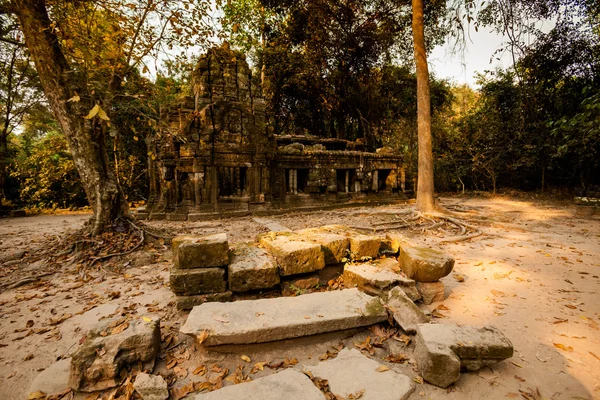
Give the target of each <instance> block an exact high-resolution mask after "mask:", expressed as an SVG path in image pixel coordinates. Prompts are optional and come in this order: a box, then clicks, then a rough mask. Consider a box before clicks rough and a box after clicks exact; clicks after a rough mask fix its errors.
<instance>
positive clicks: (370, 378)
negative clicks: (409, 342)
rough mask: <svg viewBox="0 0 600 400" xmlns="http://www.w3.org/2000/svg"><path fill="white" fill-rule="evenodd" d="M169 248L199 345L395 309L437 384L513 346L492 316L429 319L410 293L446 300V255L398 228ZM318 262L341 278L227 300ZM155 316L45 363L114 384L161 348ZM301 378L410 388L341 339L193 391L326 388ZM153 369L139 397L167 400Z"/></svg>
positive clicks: (379, 394) (102, 327)
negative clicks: (314, 358) (277, 365)
mask: <svg viewBox="0 0 600 400" xmlns="http://www.w3.org/2000/svg"><path fill="white" fill-rule="evenodd" d="M173 252H174V265H173V268H172V270H171V274H170V284H171V289H172V290H173V292H175V294H176V298H177V307H178V308H179V309H191V312H190V313H189V315H188V318H187V321H186V323H185V324H184V325H183V326H182V327H181V328H180V331H181V332H182V333H184V334H187V335H191V336H192V337H194V338H198V339H199V341H200V344H201V345H202V346H208V347H210V346H216V345H225V344H238V345H239V344H241V345H243V344H252V343H262V342H271V341H277V340H284V339H291V338H297V337H301V336H308V335H315V334H320V333H326V332H334V331H341V330H347V329H356V328H361V327H366V326H369V325H373V324H376V323H379V322H384V321H391V320H393V321H394V322H395V323H396V324H397V325H398V326H399V327H400V328H402V329H403V330H404V331H405V332H406V333H407V334H409V335H415V336H414V340H413V343H414V356H413V358H414V359H415V361H416V364H417V366H418V372H419V374H420V375H421V376H422V377H423V379H424V380H425V381H427V382H429V383H430V384H433V385H436V386H438V387H442V388H445V387H448V386H449V385H451V384H452V383H454V382H456V381H458V379H459V377H460V371H461V370H466V371H475V370H478V369H479V368H481V367H483V366H488V365H491V364H493V363H496V362H498V361H501V360H504V359H506V358H509V357H512V355H513V347H512V344H511V342H510V341H509V340H508V339H507V338H506V337H505V336H504V335H503V334H502V333H501V332H500V331H499V330H498V329H496V328H494V327H491V326H488V327H483V328H478V327H472V326H457V325H452V324H436V323H432V322H431V321H430V319H429V317H428V316H427V315H426V314H425V313H423V311H422V310H421V308H420V307H419V306H418V305H417V304H416V303H418V302H423V303H425V304H430V303H431V302H433V301H440V300H443V299H444V286H443V284H442V283H441V282H440V278H442V277H444V276H446V275H448V274H449V273H450V272H451V271H452V268H453V266H454V260H453V259H452V258H451V257H449V256H447V255H445V254H444V253H442V252H440V251H437V250H432V249H428V248H424V247H419V246H415V245H414V244H411V243H409V242H408V241H406V240H405V239H404V238H403V237H401V236H394V235H388V236H387V237H386V238H380V237H376V236H370V235H364V234H362V233H360V232H357V231H355V230H352V229H348V228H346V227H343V226H338V225H332V226H325V227H322V228H318V229H307V230H301V231H295V232H269V233H267V234H262V235H259V236H258V238H257V243H240V244H236V245H233V246H230V245H229V243H228V239H227V236H226V235H225V234H217V235H211V236H182V237H178V238H176V239H174V240H173ZM382 253H384V254H385V255H384V256H382V255H381V254H382ZM340 265H342V266H343V269H339V267H340ZM327 268H338V269H336V270H335V271H337V273H338V274H341V276H342V280H343V283H344V285H343V286H344V287H345V288H344V289H341V290H327V291H316V292H313V293H308V294H300V295H296V296H291V297H290V296H283V297H282V296H278V297H274V298H257V299H251V300H238V301H231V300H232V298H233V297H234V293H248V292H253V291H254V292H256V291H260V290H266V289H271V288H275V287H280V288H281V287H283V286H285V285H284V283H285V282H290V281H293V282H298V281H301V280H307V279H308V280H309V281H310V279H309V278H310V276H311V275H310V274H314V273H317V272H320V271H323V270H326V269H327ZM307 274H308V275H307ZM307 277H308V278H307ZM294 279H295V280H294ZM318 282H319V279H318V276H317V279H316V283H317V284H318ZM159 326H160V321H159V320H158V319H157V318H156V317H153V316H143V317H141V318H139V319H133V320H118V319H110V320H105V321H102V322H101V323H100V324H99V325H98V326H97V327H96V328H94V329H93V330H92V331H90V332H89V333H88V334H87V335H86V338H85V340H84V341H83V342H82V344H81V345H80V346H79V348H78V349H77V350H76V351H75V352H74V353H73V354H72V357H71V359H70V361H69V362H68V365H67V364H66V363H65V362H64V361H61V362H62V364H60V365H61V367H54V366H53V367H50V368H49V369H48V370H47V371H52V368H55V369H57V368H63V369H65V368H68V371H69V387H70V388H72V389H73V390H76V391H95V390H103V389H106V388H110V387H115V386H117V385H119V384H120V383H121V382H122V381H123V379H124V374H123V371H124V370H125V368H126V367H127V366H128V365H132V364H135V365H143V366H144V368H143V370H146V371H151V370H152V368H153V364H154V360H155V358H156V355H157V353H158V350H159V348H160V329H159ZM47 371H44V373H46V372H47ZM44 373H42V375H41V378H40V379H42V381H43V379H44V377H43V374H44ZM309 377H310V378H313V379H317V380H318V379H323V380H327V382H328V385H329V389H330V391H331V392H332V393H335V394H336V395H339V396H342V397H344V398H353V397H352V396H354V398H356V396H358V395H360V398H364V399H406V398H408V397H409V396H410V395H411V393H412V392H413V391H414V390H415V387H414V383H413V382H412V381H411V379H409V378H408V377H407V376H405V375H402V374H400V373H397V372H395V371H392V370H389V369H388V368H387V367H385V366H384V365H383V364H380V363H379V362H377V361H375V360H372V359H370V358H368V357H367V356H365V355H363V354H362V353H361V352H359V351H357V350H348V349H345V350H342V351H340V352H339V354H338V355H337V357H336V358H334V359H330V360H324V361H322V362H320V363H319V364H317V365H316V366H309V365H306V366H300V365H297V366H296V367H295V369H287V370H284V371H282V372H278V373H276V374H273V375H270V376H266V377H263V378H259V379H256V380H255V381H252V382H249V383H241V384H238V385H234V386H226V387H224V388H222V389H219V390H216V391H214V392H210V393H204V394H199V395H198V396H197V397H196V399H197V400H201V399H238V398H257V399H258V398H260V399H281V398H284V397H285V398H287V399H323V398H324V395H323V393H322V392H321V391H320V390H319V389H318V388H317V387H316V386H315V384H314V383H313V380H311V379H310V378H309ZM159 378H160V377H158V376H154V375H147V374H139V375H138V376H137V378H136V382H135V384H134V386H135V388H136V390H137V391H138V393H139V394H140V395H141V396H142V397H143V398H144V399H150V398H151V399H166V398H167V396H168V391H167V388H166V383H165V382H164V381H163V380H162V378H160V379H159ZM46 379H47V378H46ZM144 393H146V395H144Z"/></svg>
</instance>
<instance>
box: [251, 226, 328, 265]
mask: <svg viewBox="0 0 600 400" xmlns="http://www.w3.org/2000/svg"><path fill="white" fill-rule="evenodd" d="M259 241H260V244H261V245H262V246H264V247H265V249H267V251H269V253H271V255H272V256H273V257H275V260H277V264H278V265H279V273H280V274H281V275H282V276H286V275H296V274H304V273H307V272H313V271H316V270H319V269H322V268H323V267H325V254H324V253H323V250H321V245H320V244H318V243H313V242H310V241H307V240H303V239H302V237H301V236H299V235H296V234H292V233H283V234H282V233H280V234H276V233H273V232H271V233H268V234H265V235H261V236H260V237H259Z"/></svg>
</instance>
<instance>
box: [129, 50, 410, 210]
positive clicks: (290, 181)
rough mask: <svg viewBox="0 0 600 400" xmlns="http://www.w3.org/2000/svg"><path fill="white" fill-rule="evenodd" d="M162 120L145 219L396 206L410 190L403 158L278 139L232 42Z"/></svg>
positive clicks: (202, 67)
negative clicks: (356, 204) (374, 203)
mask: <svg viewBox="0 0 600 400" xmlns="http://www.w3.org/2000/svg"><path fill="white" fill-rule="evenodd" d="M161 118H162V120H163V121H162V122H163V126H164V125H166V126H167V128H166V129H165V130H164V132H162V134H161V135H160V139H157V140H155V141H154V142H149V143H148V146H149V148H150V149H151V153H152V155H151V157H149V178H150V185H149V187H150V197H149V201H148V205H147V207H146V208H145V209H144V210H140V211H139V212H138V217H139V218H147V217H149V218H154V219H162V218H168V219H172V220H185V219H190V220H194V219H204V218H207V217H209V216H210V215H212V214H222V213H233V212H243V213H248V212H252V211H259V210H269V209H270V208H272V207H276V208H282V207H286V206H288V207H289V206H293V207H297V206H298V205H306V206H319V205H325V204H328V203H331V202H348V201H365V200H371V199H376V200H377V199H379V200H382V199H387V200H393V199H399V198H400V197H401V196H402V193H403V190H400V189H404V188H405V180H404V172H403V171H404V169H403V167H402V159H401V157H398V156H397V155H394V154H390V153H389V152H385V151H380V152H377V153H371V152H366V151H364V145H362V144H360V143H356V142H349V141H346V140H340V139H320V138H317V137H307V136H292V135H281V136H277V137H276V136H274V135H272V134H270V133H269V131H268V129H267V128H266V124H265V101H264V99H263V98H262V97H261V96H260V87H259V84H258V83H257V82H256V81H254V80H253V78H252V74H251V70H250V68H249V67H248V63H247V62H246V60H245V57H244V55H243V54H241V53H239V52H235V51H232V50H231V49H230V48H229V46H228V45H227V44H225V45H223V46H221V47H216V48H213V49H211V50H209V51H208V52H207V54H205V55H203V56H202V57H201V58H200V60H199V61H198V63H197V65H196V67H195V69H194V71H193V74H192V91H191V93H189V94H188V95H187V96H183V97H181V98H180V99H178V100H177V101H175V102H173V103H172V104H168V105H165V106H163V107H162V109H161Z"/></svg>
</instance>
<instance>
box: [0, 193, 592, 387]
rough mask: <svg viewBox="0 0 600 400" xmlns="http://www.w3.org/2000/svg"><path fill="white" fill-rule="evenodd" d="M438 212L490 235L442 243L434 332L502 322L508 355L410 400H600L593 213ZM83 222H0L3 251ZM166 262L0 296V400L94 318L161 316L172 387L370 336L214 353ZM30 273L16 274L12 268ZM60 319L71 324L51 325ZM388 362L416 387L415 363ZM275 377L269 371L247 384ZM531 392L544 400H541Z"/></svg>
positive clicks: (485, 205) (232, 229) (506, 208)
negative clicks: (188, 333)
mask: <svg viewBox="0 0 600 400" xmlns="http://www.w3.org/2000/svg"><path fill="white" fill-rule="evenodd" d="M442 203H443V204H446V205H458V206H459V207H462V209H463V210H466V211H468V212H467V213H464V214H463V215H464V220H465V221H468V222H469V223H471V224H476V225H478V226H479V227H480V228H481V229H482V230H483V231H484V235H482V236H480V237H478V238H475V239H472V240H470V241H466V242H459V243H448V244H443V245H439V246H437V247H440V248H441V249H443V250H444V251H446V252H448V253H449V254H451V255H452V256H454V257H455V258H456V265H455V268H454V273H453V274H450V275H449V276H448V277H446V278H444V279H443V282H444V283H445V285H446V296H447V298H446V300H444V301H443V302H441V303H434V304H433V305H431V306H427V307H424V308H428V309H430V310H431V309H433V308H436V307H439V306H440V304H443V305H444V306H445V308H447V310H446V309H443V307H442V310H441V311H440V312H441V314H443V315H444V316H445V317H444V318H441V319H437V320H436V322H438V323H448V322H452V323H458V324H473V325H478V326H481V325H486V324H493V325H495V326H497V327H498V328H500V329H501V330H502V331H503V332H504V334H505V335H506V336H507V337H508V338H509V339H510V340H511V341H512V343H513V344H514V348H515V355H514V357H513V358H512V359H510V360H506V361H504V362H501V363H499V364H497V365H495V366H494V367H492V368H484V369H482V370H480V371H479V372H477V373H463V374H462V375H461V378H460V380H459V381H458V382H457V383H456V384H455V385H454V386H452V387H451V389H450V390H441V389H438V388H435V387H433V386H431V385H428V384H426V383H424V384H420V383H417V384H416V386H417V389H416V391H415V393H414V394H413V395H412V397H411V399H421V398H431V399H442V398H443V399H446V398H447V399H481V398H486V399H505V398H543V399H599V398H600V330H599V329H600V328H599V324H600V314H599V313H600V295H599V289H600V278H599V275H600V218H599V217H598V216H595V217H593V218H589V217H588V218H578V217H577V216H575V214H574V211H575V210H574V207H573V206H571V205H569V204H566V203H559V202H541V201H535V200H523V199H514V198H502V197H496V198H491V199H484V198H444V199H442ZM405 207H409V206H405ZM398 208H399V207H398V206H395V207H392V206H385V207H377V208H355V209H346V210H339V211H327V212H315V213H307V214H287V215H284V216H277V217H270V219H272V220H275V221H277V222H279V223H281V224H283V225H285V226H288V227H290V228H292V229H300V228H305V227H313V226H320V225H324V224H332V223H344V224H348V225H364V224H365V223H368V222H373V221H380V220H382V219H385V216H382V215H381V213H385V212H390V211H393V210H394V209H398ZM87 218H88V216H86V215H81V214H80V215H43V216H35V217H26V218H19V219H3V220H0V255H2V254H3V253H4V254H6V253H8V252H11V251H14V250H15V249H26V250H29V251H32V252H34V251H35V249H36V248H37V247H38V246H39V245H40V243H43V241H44V239H45V238H47V237H49V236H53V235H60V234H61V233H63V232H65V231H66V230H69V229H75V228H78V227H79V226H81V225H82V224H83V222H84V221H85V220H86V219H87ZM152 224H153V225H156V226H160V227H164V228H167V229H171V230H172V231H173V232H176V233H181V234H183V233H216V232H223V231H224V232H227V233H228V234H229V235H230V242H231V243H235V242H239V241H242V240H252V239H253V238H254V237H255V235H256V234H257V233H260V232H264V231H266V229H265V228H264V227H262V226H261V225H259V224H257V223H256V222H254V221H253V220H252V218H251V217H246V218H237V219H224V220H220V221H209V222H196V223H181V222H153V223H152ZM414 239H415V240H418V241H421V242H422V243H424V244H425V245H427V244H429V245H432V244H433V243H435V242H436V240H437V238H436V237H434V236H432V235H420V236H415V237H414ZM148 257H152V258H153V261H154V262H152V261H148ZM170 260H171V254H170V251H169V250H168V248H167V247H166V246H164V247H162V248H159V249H156V250H153V249H150V250H146V252H145V253H143V254H138V255H136V256H135V257H134V259H133V260H130V259H123V260H120V261H119V262H121V263H122V267H123V270H122V272H120V273H118V274H114V273H111V272H110V269H99V270H96V271H92V272H91V276H92V280H91V281H89V282H87V283H84V282H82V279H81V275H80V274H77V273H76V272H75V271H74V270H73V268H72V267H70V266H65V270H64V272H62V273H60V274H56V275H54V276H51V277H47V280H44V281H43V282H42V283H39V284H30V285H26V286H23V287H21V288H18V289H11V290H8V291H5V292H4V293H1V294H0V379H1V382H2V385H1V386H0V399H25V398H27V394H28V393H29V391H28V388H29V385H30V384H31V382H32V381H33V379H34V378H35V377H36V375H37V374H38V373H39V371H42V370H44V369H45V368H47V367H48V366H49V365H51V364H52V363H53V362H54V361H56V360H57V359H60V358H61V357H64V356H65V355H67V354H68V353H69V352H72V351H73V349H74V348H76V346H78V342H79V341H80V339H81V338H82V337H83V336H84V335H85V332H86V331H87V330H88V329H89V328H90V327H91V326H93V324H94V323H95V322H96V321H97V320H98V318H100V317H102V316H108V315H119V314H137V315H141V314H143V313H146V312H152V313H158V314H159V315H161V317H162V327H161V332H162V336H163V339H164V343H163V350H162V352H161V356H160V360H159V362H158V364H157V366H156V367H155V370H154V372H155V373H157V372H158V373H161V374H163V375H164V376H165V377H168V378H169V380H170V382H173V387H175V388H178V387H181V386H183V385H184V384H185V383H187V382H188V381H190V380H192V381H203V380H205V379H207V376H208V377H210V375H211V373H212V372H211V373H209V374H208V375H205V376H202V377H201V376H199V375H193V374H192V371H194V370H195V369H196V368H197V367H198V366H200V365H206V366H208V367H209V369H210V367H211V366H212V365H214V364H217V365H218V366H220V367H227V368H229V370H230V371H234V370H235V368H236V366H237V365H242V364H243V365H246V369H245V373H249V371H250V368H251V366H252V365H253V364H254V363H255V362H273V361H277V360H284V359H285V358H289V359H293V358H297V359H298V361H299V363H298V364H297V365H296V367H300V366H301V365H307V364H311V365H314V364H316V363H317V362H318V358H319V357H320V356H322V355H323V354H325V353H326V351H327V350H331V349H332V347H333V346H338V345H339V343H340V342H341V343H342V344H343V345H344V346H346V347H354V344H355V343H359V342H362V341H363V340H364V339H365V338H366V337H367V336H369V335H370V336H375V335H374V333H373V332H371V331H369V330H363V331H360V332H358V333H356V332H349V333H344V334H340V333H336V334H328V335H320V336H316V337H311V338H304V339H296V340H291V341H285V342H281V343H275V344H272V343H271V344H263V345H253V346H238V347H230V348H222V349H219V351H213V350H211V351H208V350H206V349H204V348H201V347H199V346H196V345H195V344H194V343H193V341H192V340H191V339H190V338H187V337H185V336H183V335H179V334H178V327H179V326H180V324H182V323H183V322H184V321H185V318H186V316H187V313H185V312H178V311H177V310H176V309H175V307H174V304H173V299H174V296H173V294H172V293H171V292H170V291H169V289H168V268H169V265H170V263H171V262H170ZM0 268H4V267H0ZM31 268H33V267H32V266H27V265H20V266H19V269H17V270H16V271H15V272H12V273H14V274H18V273H19V271H20V270H27V269H31ZM455 274H460V275H462V277H464V282H458V280H457V279H456V278H455ZM5 275H6V274H4V273H3V274H2V275H1V276H5ZM2 279H7V277H4V278H2ZM45 279H46V278H45ZM438 310H440V309H439V308H438ZM69 315H72V316H69ZM60 317H63V318H65V319H64V320H63V321H62V322H59V323H57V324H54V325H51V324H52V323H56V322H57V320H60V319H61V318H60ZM47 329H48V330H47ZM411 352H412V345H411V344H409V345H408V346H406V345H405V344H404V343H401V342H398V341H395V340H392V339H389V340H387V341H385V342H384V345H383V347H382V348H375V349H374V353H373V355H371V356H370V357H372V358H375V359H377V360H378V361H382V360H383V359H384V358H385V357H386V356H387V355H388V354H390V353H393V354H397V353H405V354H408V355H410V354H411ZM241 355H245V356H248V357H250V358H251V360H252V363H251V364H247V363H245V361H242V360H241V359H240V356H241ZM172 360H177V367H178V368H176V370H177V371H176V372H175V369H167V368H166V364H167V363H169V362H171V361H172ZM382 362H383V361H382ZM384 363H385V362H384ZM386 365H388V366H389V367H390V368H392V369H394V370H396V371H399V372H402V373H405V374H407V375H408V376H409V377H411V378H415V380H416V381H418V374H417V373H416V372H415V368H414V366H413V365H411V363H410V362H409V363H404V364H390V363H387V364H386ZM273 372H274V371H273V370H271V369H269V368H265V369H264V371H259V372H258V373H255V374H251V376H250V377H251V378H254V379H255V378H257V377H260V376H262V375H266V374H270V373H273ZM175 378H177V379H175ZM225 384H226V385H228V384H231V383H230V382H228V381H226V382H225ZM536 391H539V393H540V394H541V397H535V395H534V394H535V392H536ZM107 393H108V392H107ZM107 393H105V394H104V395H103V396H108V394H107ZM528 393H529V394H531V397H527V396H528ZM75 398H82V399H83V398H85V396H83V395H77V396H75ZM100 398H102V397H100ZM188 398H193V395H191V394H190V395H189V396H188Z"/></svg>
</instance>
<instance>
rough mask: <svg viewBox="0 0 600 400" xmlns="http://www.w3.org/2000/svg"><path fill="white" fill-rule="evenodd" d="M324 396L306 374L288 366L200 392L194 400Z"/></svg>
mask: <svg viewBox="0 0 600 400" xmlns="http://www.w3.org/2000/svg"><path fill="white" fill-rule="evenodd" d="M324 398H325V396H323V394H322V393H321V391H320V390H319V389H317V387H316V386H315V385H314V384H313V383H312V382H311V380H310V379H309V378H308V376H306V375H304V374H303V373H302V372H300V371H297V370H295V369H292V368H289V369H286V370H283V371H281V372H278V373H276V374H273V375H269V376H265V377H263V378H259V379H256V380H253V381H252V382H246V383H240V384H238V385H232V386H226V387H224V388H221V389H219V390H215V391H214V392H209V393H200V394H199V395H197V396H196V398H195V400H239V399H247V400H281V399H286V400H323V399H324Z"/></svg>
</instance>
